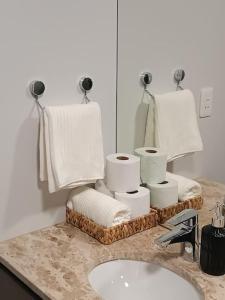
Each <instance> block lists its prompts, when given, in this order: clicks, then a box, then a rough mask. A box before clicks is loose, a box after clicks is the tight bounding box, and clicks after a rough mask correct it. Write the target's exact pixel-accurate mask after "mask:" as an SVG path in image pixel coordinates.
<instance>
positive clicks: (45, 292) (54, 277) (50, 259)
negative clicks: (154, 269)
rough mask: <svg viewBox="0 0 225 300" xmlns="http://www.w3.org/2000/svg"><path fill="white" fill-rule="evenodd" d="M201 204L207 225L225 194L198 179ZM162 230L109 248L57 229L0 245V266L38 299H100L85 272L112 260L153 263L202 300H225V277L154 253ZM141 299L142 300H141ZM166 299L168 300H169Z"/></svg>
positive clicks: (169, 251) (171, 250)
mask: <svg viewBox="0 0 225 300" xmlns="http://www.w3.org/2000/svg"><path fill="white" fill-rule="evenodd" d="M199 181H200V183H201V184H202V186H203V193H204V195H203V196H204V199H205V204H204V208H203V209H202V210H201V211H200V223H201V224H207V223H209V222H210V219H211V216H210V214H209V212H208V209H209V208H211V207H212V206H213V204H214V203H215V202H216V201H217V200H221V199H222V197H223V195H225V186H224V185H222V184H218V183H214V182H209V181H206V180H203V179H201V180H199ZM165 231H166V230H165V229H163V228H161V227H159V226H158V227H156V228H153V229H151V230H147V231H145V232H143V233H140V234H136V235H134V236H131V237H129V238H128V239H125V240H121V241H118V242H116V243H114V244H112V245H110V246H104V245H101V244H100V243H99V242H97V241H96V240H94V239H93V238H91V237H89V236H88V235H86V234H84V233H82V232H81V231H79V230H78V229H76V228H74V227H72V226H70V225H67V224H60V225H56V226H51V227H48V228H45V229H42V230H38V231H35V232H32V233H28V234H25V235H23V236H19V237H17V238H14V239H12V240H9V241H4V242H1V243H0V262H1V263H2V264H4V265H5V266H6V267H7V268H8V269H10V270H11V271H12V272H13V273H14V274H15V275H16V276H18V277H19V278H20V279H21V280H22V281H23V282H24V283H25V284H27V285H28V286H29V287H30V288H31V289H32V290H33V291H35V292H36V293H37V294H39V295H40V296H41V297H42V298H43V299H57V300H72V299H79V300H82V299H85V300H88V299H100V297H99V296H98V295H97V294H96V293H95V291H94V290H93V289H92V288H91V286H90V284H89V282H88V273H89V271H91V270H92V269H93V268H94V267H95V266H96V265H98V264H99V263H102V262H105V261H109V260H113V259H136V260H144V261H154V262H157V263H159V264H161V265H163V266H165V267H166V268H168V269H170V270H172V271H174V272H176V273H178V274H179V275H181V276H183V277H184V278H186V279H188V280H189V281H191V282H192V283H194V285H195V286H196V287H197V288H198V289H200V290H201V291H202V293H203V294H204V296H205V299H207V300H224V299H225V276H220V277H213V276H209V275H206V274H203V273H202V272H201V271H200V269H199V267H198V264H197V263H193V262H192V261H190V260H188V258H187V257H186V258H185V257H182V256H181V255H180V247H179V245H171V246H169V247H168V248H166V249H159V248H158V247H157V246H156V245H154V239H155V238H156V237H158V236H159V235H161V234H162V233H163V232H165ZM140 299H141V298H140ZM168 300H169V299H168Z"/></svg>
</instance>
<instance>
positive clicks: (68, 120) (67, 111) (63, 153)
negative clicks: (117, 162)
mask: <svg viewBox="0 0 225 300" xmlns="http://www.w3.org/2000/svg"><path fill="white" fill-rule="evenodd" d="M40 122H41V125H40V142H39V148H40V180H41V181H45V180H48V188H49V192H50V193H53V192H55V191H58V190H60V189H62V188H64V189H67V188H74V187H77V186H80V185H85V184H88V183H95V182H96V180H97V179H102V178H104V154H103V139H102V126H101V111H100V107H99V105H98V104H97V103H95V102H90V103H88V104H74V105H67V106H49V107H46V108H45V111H44V118H41V119H40ZM46 170H47V172H46Z"/></svg>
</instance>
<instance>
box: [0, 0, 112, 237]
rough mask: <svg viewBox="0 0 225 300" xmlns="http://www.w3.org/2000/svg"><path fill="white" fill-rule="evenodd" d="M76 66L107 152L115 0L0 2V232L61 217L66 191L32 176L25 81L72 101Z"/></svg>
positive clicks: (34, 131)
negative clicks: (88, 85)
mask: <svg viewBox="0 0 225 300" xmlns="http://www.w3.org/2000/svg"><path fill="white" fill-rule="evenodd" d="M84 74H88V75H90V76H91V77H92V78H93V80H94V87H93V92H91V94H90V98H91V99H93V100H96V101H98V102H99V103H100V105H101V108H102V116H103V131H104V141H105V153H109V152H113V151H115V141H116V136H115V119H116V86H115V85H116V1H114V0H108V1H104V0H95V1H93V0H88V1H82V0H76V1H74V0H67V1H60V0H47V1H46V0H38V1H34V0H20V1H14V0H5V1H3V0H2V1H1V2H0V88H1V96H0V103H1V106H0V110H1V118H0V137H1V147H0V165H1V181H0V240H4V239H7V238H10V237H13V236H16V235H18V234H21V233H24V232H28V231H31V230H34V229H37V228H40V227H45V226H48V225H50V224H54V223H57V222H60V221H62V220H64V219H65V201H66V195H67V194H66V193H65V192H59V193H55V194H52V195H51V196H50V195H49V194H48V192H47V187H46V185H40V183H39V182H38V162H37V141H38V113H37V109H36V107H35V105H34V101H33V99H32V97H31V96H30V95H29V92H28V89H27V87H28V84H29V82H30V81H32V80H34V79H40V80H42V81H44V83H45V84H46V92H45V95H44V96H43V98H42V99H41V102H42V103H43V104H44V105H46V104H51V105H55V104H56V105H57V104H70V103H79V102H80V101H81V99H82V95H81V93H80V91H79V89H78V88H77V84H78V81H79V79H80V77H81V76H82V75H84ZM106 74H107V76H106ZM84 121H85V120H84Z"/></svg>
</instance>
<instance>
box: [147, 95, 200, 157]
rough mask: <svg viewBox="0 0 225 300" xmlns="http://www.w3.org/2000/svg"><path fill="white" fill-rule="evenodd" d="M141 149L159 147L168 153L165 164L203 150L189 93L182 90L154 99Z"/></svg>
mask: <svg viewBox="0 0 225 300" xmlns="http://www.w3.org/2000/svg"><path fill="white" fill-rule="evenodd" d="M150 105H151V104H150ZM153 111H154V121H153V119H152V112H153ZM152 135H153V136H152ZM145 146H146V147H148V146H150V147H157V148H160V150H161V151H163V152H165V153H167V154H168V161H172V160H175V159H177V158H179V157H181V156H184V155H185V154H189V153H193V152H196V151H202V150H203V144H202V139H201V135H200V131H199V126H198V121H197V113H196V106H195V100H194V96H193V94H192V92H191V91H189V90H182V91H175V92H171V93H167V94H163V95H156V96H155V105H154V108H153V107H152V105H151V107H150V109H149V113H148V116H147V125H146V133H145Z"/></svg>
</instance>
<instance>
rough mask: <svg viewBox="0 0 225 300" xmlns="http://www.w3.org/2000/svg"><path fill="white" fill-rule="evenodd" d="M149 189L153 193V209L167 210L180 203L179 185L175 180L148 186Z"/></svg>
mask: <svg viewBox="0 0 225 300" xmlns="http://www.w3.org/2000/svg"><path fill="white" fill-rule="evenodd" d="M147 187H148V188H149V189H150V192H151V207H156V208H165V207H168V206H170V205H174V204H176V203H177V202H178V185H177V182H176V181H175V180H172V179H169V180H165V181H163V182H161V183H152V184H147Z"/></svg>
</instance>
